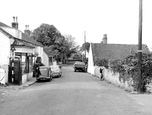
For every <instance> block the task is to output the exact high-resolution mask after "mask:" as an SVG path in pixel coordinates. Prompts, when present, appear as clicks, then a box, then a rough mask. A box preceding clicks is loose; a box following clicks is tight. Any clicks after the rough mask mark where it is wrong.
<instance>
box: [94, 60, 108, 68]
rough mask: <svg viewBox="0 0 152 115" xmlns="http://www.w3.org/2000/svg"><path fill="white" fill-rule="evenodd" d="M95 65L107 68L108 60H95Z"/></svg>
mask: <svg viewBox="0 0 152 115" xmlns="http://www.w3.org/2000/svg"><path fill="white" fill-rule="evenodd" d="M95 65H97V66H104V67H105V68H108V60H107V59H100V58H97V59H96V60H95Z"/></svg>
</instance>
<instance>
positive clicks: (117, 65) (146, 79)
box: [110, 54, 152, 92]
mask: <svg viewBox="0 0 152 115" xmlns="http://www.w3.org/2000/svg"><path fill="white" fill-rule="evenodd" d="M110 68H111V69H112V70H113V71H114V72H119V73H120V78H123V80H127V79H130V78H132V79H133V83H134V84H133V86H134V89H135V90H137V84H138V81H139V67H138V54H134V55H130V56H128V57H126V58H125V59H124V60H115V61H112V62H111V63H110ZM151 79H152V54H142V92H146V85H147V84H149V83H150V81H151Z"/></svg>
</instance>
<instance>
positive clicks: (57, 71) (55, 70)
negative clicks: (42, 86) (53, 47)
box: [50, 65, 62, 77]
mask: <svg viewBox="0 0 152 115" xmlns="http://www.w3.org/2000/svg"><path fill="white" fill-rule="evenodd" d="M50 68H51V76H52V77H56V76H57V77H61V75H62V72H61V66H59V65H51V66H50Z"/></svg>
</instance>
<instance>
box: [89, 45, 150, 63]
mask: <svg viewBox="0 0 152 115" xmlns="http://www.w3.org/2000/svg"><path fill="white" fill-rule="evenodd" d="M91 45H92V53H93V57H94V59H95V58H105V59H108V60H109V61H110V60H111V61H112V60H116V59H124V58H125V57H127V56H129V55H130V54H132V53H137V50H138V45H130V44H103V43H92V44H91ZM142 50H143V53H149V49H148V47H147V45H143V46H142Z"/></svg>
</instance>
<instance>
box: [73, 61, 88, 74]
mask: <svg viewBox="0 0 152 115" xmlns="http://www.w3.org/2000/svg"><path fill="white" fill-rule="evenodd" d="M73 68H74V72H76V71H79V70H80V71H83V72H86V71H87V65H86V64H85V63H84V62H80V61H76V62H75V63H74V65H73Z"/></svg>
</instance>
